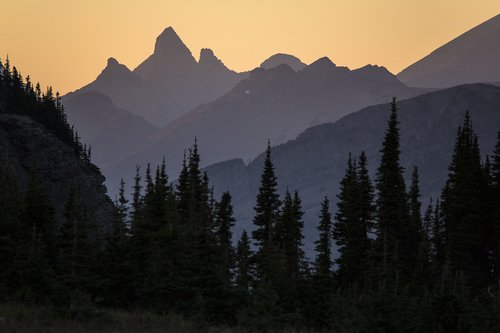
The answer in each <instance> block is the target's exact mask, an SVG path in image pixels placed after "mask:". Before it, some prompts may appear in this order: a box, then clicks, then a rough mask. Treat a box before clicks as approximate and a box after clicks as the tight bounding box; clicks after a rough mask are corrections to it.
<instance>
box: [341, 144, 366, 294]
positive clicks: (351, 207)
mask: <svg viewBox="0 0 500 333" xmlns="http://www.w3.org/2000/svg"><path fill="white" fill-rule="evenodd" d="M359 199H360V187H359V180H358V174H357V170H356V161H355V160H353V159H352V157H351V155H350V154H349V158H348V161H347V168H346V173H345V175H344V178H343V179H342V180H341V182H340V193H339V194H338V202H337V213H336V214H335V224H334V226H333V238H334V239H335V242H336V244H337V246H338V252H339V257H338V258H337V260H336V263H337V265H338V270H337V277H338V279H339V282H340V283H341V284H342V285H344V286H347V285H348V284H351V283H355V282H359V279H360V277H361V273H362V272H363V270H364V269H365V265H366V261H367V257H368V250H369V239H368V235H367V226H366V225H364V224H363V220H362V209H361V205H360V200H359Z"/></svg>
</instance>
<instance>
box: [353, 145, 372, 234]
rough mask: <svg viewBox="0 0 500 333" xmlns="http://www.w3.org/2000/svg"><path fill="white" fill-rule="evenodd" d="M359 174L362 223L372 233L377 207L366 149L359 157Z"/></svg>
mask: <svg viewBox="0 0 500 333" xmlns="http://www.w3.org/2000/svg"><path fill="white" fill-rule="evenodd" d="M357 174H358V182H359V196H360V198H359V204H360V209H361V223H362V224H363V225H365V226H366V232H367V233H371V232H372V231H373V228H374V219H375V212H376V207H375V203H374V198H375V194H374V188H373V184H372V181H371V179H370V176H369V174H368V159H367V157H366V154H365V152H364V151H362V152H361V154H360V155H359V159H358V165H357Z"/></svg>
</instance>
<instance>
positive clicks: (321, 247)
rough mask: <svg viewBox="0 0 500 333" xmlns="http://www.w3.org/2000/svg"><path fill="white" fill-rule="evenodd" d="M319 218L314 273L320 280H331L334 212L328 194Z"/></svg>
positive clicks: (322, 204)
mask: <svg viewBox="0 0 500 333" xmlns="http://www.w3.org/2000/svg"><path fill="white" fill-rule="evenodd" d="M319 219H320V222H319V224H318V227H317V229H318V233H319V239H318V240H317V241H316V242H314V244H315V245H316V247H315V248H314V250H315V252H316V260H315V261H314V273H315V276H316V277H317V278H319V279H320V280H329V279H330V278H331V277H332V258H331V257H332V214H331V213H330V200H328V198H327V197H326V196H325V198H324V199H323V202H322V203H321V213H320V216H319Z"/></svg>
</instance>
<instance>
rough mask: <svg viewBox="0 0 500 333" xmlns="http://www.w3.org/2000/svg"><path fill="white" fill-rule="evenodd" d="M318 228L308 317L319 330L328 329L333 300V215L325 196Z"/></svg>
mask: <svg viewBox="0 0 500 333" xmlns="http://www.w3.org/2000/svg"><path fill="white" fill-rule="evenodd" d="M319 219H320V221H319V224H318V226H317V229H318V233H319V238H318V240H316V241H315V245H316V246H315V252H316V259H315V261H314V275H313V279H312V283H311V288H310V289H311V291H310V293H309V298H310V300H309V304H310V305H309V306H308V307H307V309H308V310H309V311H308V317H309V320H310V323H311V325H312V326H314V327H317V328H319V329H325V328H327V327H328V322H329V321H330V316H331V302H332V298H333V274H332V258H331V257H332V236H333V235H332V215H331V213H330V201H329V200H328V198H327V197H326V196H325V198H324V199H323V202H322V203H321V213H320V216H319Z"/></svg>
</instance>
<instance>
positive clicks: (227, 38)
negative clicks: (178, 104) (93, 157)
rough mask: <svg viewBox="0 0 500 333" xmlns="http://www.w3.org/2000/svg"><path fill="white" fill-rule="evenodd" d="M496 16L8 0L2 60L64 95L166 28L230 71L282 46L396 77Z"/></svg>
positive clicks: (221, 3) (426, 9)
mask: <svg viewBox="0 0 500 333" xmlns="http://www.w3.org/2000/svg"><path fill="white" fill-rule="evenodd" d="M498 13H500V2H499V1H498V0H482V1H480V2H477V1H474V2H471V1H466V0H441V1H431V0H421V1H412V2H410V1H396V0H380V1H368V0H363V1H331V0H314V1H300V0H273V1H266V0H254V1H239V0H237V1H235V0H231V1H229V0H217V1H201V0H191V1H170V0H143V1H137V0H127V1H118V0H106V1H102V0H87V1H63V0H48V1H43V2H41V1H37V0H24V1H9V2H5V3H3V4H2V20H1V21H0V57H1V58H2V59H4V58H5V56H6V55H7V54H8V55H9V56H10V58H11V59H12V60H13V62H14V63H15V64H16V65H17V66H18V67H19V68H20V69H21V71H22V73H25V74H28V73H29V74H30V75H31V77H33V78H34V79H35V80H39V81H40V82H41V83H42V85H49V84H50V85H53V86H54V87H55V88H57V89H58V90H59V91H61V92H63V93H65V92H68V91H71V90H74V89H77V88H78V87H81V86H82V85H84V84H86V83H88V82H90V81H92V80H93V79H94V78H95V77H96V76H97V75H98V74H99V73H100V71H101V70H102V69H103V67H104V66H105V64H106V59H107V58H108V57H111V56H113V57H115V58H117V59H118V61H120V62H121V63H124V64H125V65H127V66H128V67H129V68H131V69H133V68H135V67H136V66H137V65H139V64H140V63H141V62H142V61H143V60H144V59H145V58H146V57H147V56H148V55H150V54H151V53H152V51H153V46H154V41H155V38H156V36H157V35H158V34H160V33H161V32H162V31H163V29H164V28H166V27H167V26H172V27H174V29H175V30H176V32H177V33H178V34H179V36H180V37H181V38H182V40H183V41H184V43H185V44H186V45H187V46H188V47H189V48H190V50H191V51H192V52H193V55H194V56H195V57H196V58H198V56H199V51H200V49H201V48H203V47H208V48H211V49H213V50H214V52H215V54H216V55H217V57H219V58H220V59H221V60H222V61H223V62H224V63H225V64H226V65H227V66H228V67H229V68H231V69H234V70H236V71H244V70H249V69H252V68H254V67H256V66H258V65H259V64H260V63H261V62H262V61H263V60H264V59H266V58H267V57H269V56H271V55H272V54H274V53H278V52H283V53H290V54H293V55H295V56H297V57H299V58H301V60H302V61H303V62H305V63H310V62H312V61H314V60H316V59H317V58H319V57H322V56H328V57H329V58H330V59H332V61H333V62H335V63H336V64H338V65H343V66H348V67H350V68H357V67H360V66H363V65H365V64H368V63H372V64H378V65H383V66H386V67H387V68H388V69H389V70H390V71H391V72H393V73H397V72H399V71H400V70H402V69H403V68H405V67H406V66H408V65H410V64H411V63H413V62H415V61H416V60H418V59H420V58H421V57H423V56H425V55H427V54H428V53H429V52H431V51H432V50H434V49H435V48H436V47H439V46H440V45H442V44H444V43H446V42H447V41H449V40H450V39H452V38H454V37H456V36H458V35H460V34H461V33H463V32H465V31H467V30H469V29H470V28H472V27H474V26H475V25H477V24H480V23H481V22H483V21H485V20H487V19H489V18H491V17H493V16H495V15H497V14H498Z"/></svg>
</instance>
